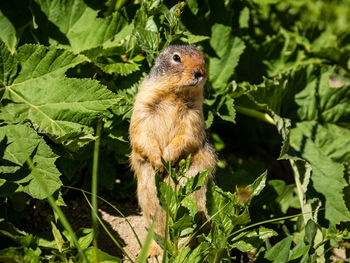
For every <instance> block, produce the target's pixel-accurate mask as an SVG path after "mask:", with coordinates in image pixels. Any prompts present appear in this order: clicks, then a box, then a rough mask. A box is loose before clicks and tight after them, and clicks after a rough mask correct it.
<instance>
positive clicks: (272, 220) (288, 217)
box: [229, 211, 313, 237]
mask: <svg viewBox="0 0 350 263" xmlns="http://www.w3.org/2000/svg"><path fill="white" fill-rule="evenodd" d="M310 213H313V211H311V212H310ZM301 215H303V213H300V214H296V215H291V216H284V217H279V218H273V219H269V220H265V221H261V222H258V223H254V224H251V225H249V226H246V227H243V228H241V229H239V230H237V231H235V232H233V233H232V234H230V236H229V237H231V236H233V235H236V234H239V233H240V232H243V231H245V230H247V229H250V228H253V227H256V226H260V225H263V224H268V223H273V222H278V221H281V220H285V219H291V218H295V217H298V216H301Z"/></svg>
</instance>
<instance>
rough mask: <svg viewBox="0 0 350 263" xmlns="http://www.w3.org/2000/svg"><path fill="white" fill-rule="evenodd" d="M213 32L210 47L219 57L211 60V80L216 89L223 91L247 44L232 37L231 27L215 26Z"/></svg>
mask: <svg viewBox="0 0 350 263" xmlns="http://www.w3.org/2000/svg"><path fill="white" fill-rule="evenodd" d="M211 31H212V34H211V38H210V46H211V47H212V48H213V49H214V51H215V52H216V55H217V56H216V57H211V58H210V59H209V80H210V82H211V83H212V85H213V87H214V88H215V89H222V88H224V87H225V86H226V85H227V82H228V80H229V79H230V77H231V76H232V74H233V72H234V69H235V67H236V66H237V65H238V61H239V58H240V56H241V54H242V53H243V51H244V49H245V44H244V42H243V41H242V40H241V39H239V38H238V37H233V36H232V32H231V27H229V26H225V25H221V24H215V25H213V26H212V28H211Z"/></svg>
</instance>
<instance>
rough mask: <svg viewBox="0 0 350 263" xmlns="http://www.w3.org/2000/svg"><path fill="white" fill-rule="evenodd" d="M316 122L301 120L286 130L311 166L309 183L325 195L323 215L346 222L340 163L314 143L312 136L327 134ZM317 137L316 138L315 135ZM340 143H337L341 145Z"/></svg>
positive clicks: (324, 135)
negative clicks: (294, 126) (289, 129)
mask: <svg viewBox="0 0 350 263" xmlns="http://www.w3.org/2000/svg"><path fill="white" fill-rule="evenodd" d="M319 126H320V125H319V124H318V123H316V122H313V121H311V122H301V123H298V124H297V126H296V128H294V129H292V130H291V132H290V145H291V147H293V149H295V151H296V152H297V153H299V154H300V155H301V156H302V157H303V158H304V159H305V160H306V161H307V162H309V163H310V165H311V167H312V177H311V180H312V182H313V186H314V188H315V189H316V191H317V192H319V193H321V194H322V195H324V196H325V205H326V212H325V216H326V218H327V219H328V220H329V221H331V222H332V223H334V224H338V223H340V222H341V221H344V222H347V221H349V218H350V212H349V210H348V208H347V207H346V205H345V201H344V197H343V196H344V194H343V189H344V188H345V187H346V186H347V185H348V184H347V182H346V180H345V178H344V169H345V168H344V165H343V164H341V163H337V162H334V161H332V159H331V158H330V157H329V156H327V155H326V154H325V153H323V152H322V151H321V149H320V148H319V147H317V143H316V142H315V141H314V140H313V138H315V137H316V138H317V137H327V133H322V132H324V131H322V128H321V129H319ZM316 141H317V139H316ZM342 146H343V144H341V145H340V146H339V147H340V148H341V147H342Z"/></svg>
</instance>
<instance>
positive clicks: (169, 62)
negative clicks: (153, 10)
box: [130, 45, 216, 253]
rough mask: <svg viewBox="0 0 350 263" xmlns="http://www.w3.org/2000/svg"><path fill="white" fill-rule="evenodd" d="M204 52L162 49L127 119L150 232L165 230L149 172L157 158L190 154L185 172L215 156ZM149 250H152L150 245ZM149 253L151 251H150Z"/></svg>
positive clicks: (201, 195)
mask: <svg viewBox="0 0 350 263" xmlns="http://www.w3.org/2000/svg"><path fill="white" fill-rule="evenodd" d="M205 82H206V69H205V62H204V56H203V53H202V52H201V51H199V50H198V49H197V48H195V47H194V46H189V45H186V46H185V45H184V46H181V45H173V46H168V47H166V48H165V49H164V50H163V51H162V52H161V53H160V54H159V56H158V57H157V59H156V61H155V64H154V66H153V68H152V70H151V72H150V74H149V75H148V76H147V77H146V78H145V79H144V81H143V83H142V85H141V86H140V89H139V91H138V94H137V96H136V100H135V104H134V109H133V114H132V117H131V123H130V142H131V146H132V152H131V167H132V169H133V170H134V172H135V175H136V177H137V196H138V201H139V205H140V207H141V209H142V212H143V215H144V217H145V219H146V222H147V224H148V226H150V224H151V222H152V220H153V218H154V217H156V218H157V224H156V232H157V233H158V234H162V233H163V232H164V228H165V213H164V211H163V210H162V208H161V207H160V205H159V201H158V199H157V191H156V187H155V171H156V170H159V169H162V162H161V157H162V158H163V159H164V160H165V161H168V162H169V161H170V162H171V163H172V164H175V163H176V162H177V161H179V160H180V159H182V158H186V157H187V156H188V155H189V154H191V155H192V158H191V165H190V168H189V170H188V172H187V174H186V176H187V177H188V176H194V175H196V174H197V173H198V172H201V171H203V170H205V169H207V168H211V172H210V175H209V177H212V176H213V173H214V170H215V165H216V154H215V151H214V149H213V147H212V146H211V145H210V144H209V143H208V141H207V138H206V132H205V123H204V118H203V109H202V108H203V86H204V84H205ZM205 193H206V187H205V186H203V187H202V189H200V190H199V191H197V192H195V193H194V197H195V199H196V201H197V205H198V210H199V211H202V212H204V213H205V211H206V208H205ZM153 249H155V248H153ZM151 253H152V252H151Z"/></svg>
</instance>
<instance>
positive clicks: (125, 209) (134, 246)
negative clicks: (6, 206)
mask: <svg viewBox="0 0 350 263" xmlns="http://www.w3.org/2000/svg"><path fill="white" fill-rule="evenodd" d="M66 204H67V206H66V207H62V210H63V213H64V214H65V215H66V217H67V219H68V221H69V223H70V224H71V225H72V227H73V229H74V230H75V231H76V230H78V229H79V228H82V227H86V228H91V217H90V207H89V206H88V204H87V202H86V200H85V199H84V198H82V199H78V200H69V201H67V202H66ZM112 204H113V205H114V206H115V207H116V208H117V209H119V210H120V211H121V212H122V213H123V215H124V216H125V217H126V219H127V220H128V221H129V223H130V224H131V225H132V226H133V228H134V230H135V232H136V233H137V235H138V237H139V239H140V240H141V242H143V241H144V239H145V238H146V235H147V230H146V225H145V222H144V219H143V217H142V214H141V211H140V209H139V207H138V205H137V203H136V201H131V202H130V201H128V202H125V203H122V202H118V203H116V202H112ZM98 207H99V209H98V211H99V216H100V218H101V219H102V221H103V223H104V224H105V226H106V227H107V229H108V230H109V232H110V233H111V234H112V235H113V237H114V238H115V239H116V240H117V241H118V242H119V243H120V244H121V245H122V246H123V249H124V250H125V251H126V252H127V253H128V255H129V256H130V258H132V259H133V260H134V259H135V258H136V257H137V255H138V253H139V251H140V246H139V243H138V241H137V239H136V237H135V235H134V233H133V231H132V230H131V227H130V225H129V224H128V223H127V221H126V219H125V218H124V217H123V216H121V215H120V214H119V213H118V212H117V211H116V210H114V209H113V208H112V207H111V206H109V205H107V204H106V203H103V202H99V204H98ZM32 208H33V209H31V212H30V213H29V214H28V215H27V216H26V218H25V219H24V220H23V222H22V225H21V227H20V228H21V229H23V230H24V231H26V232H27V233H32V234H36V233H40V232H45V231H47V232H51V226H50V223H49V222H50V220H52V219H53V218H52V216H51V213H52V212H51V211H52V209H51V207H50V206H49V204H48V203H43V202H39V201H37V202H35V203H34V204H33V206H32ZM98 247H99V248H100V249H101V250H103V251H104V252H107V253H108V254H110V255H112V256H117V257H121V258H122V257H123V255H122V253H121V250H120V249H119V248H118V247H117V245H116V244H114V242H113V241H112V239H111V238H110V236H109V235H108V234H107V233H106V231H105V230H104V229H103V228H102V227H100V228H99V237H98Z"/></svg>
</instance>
